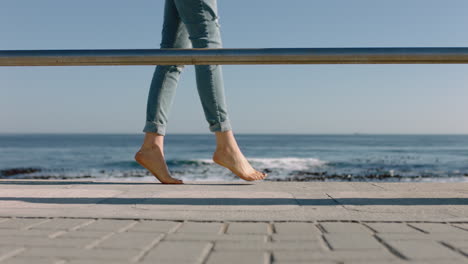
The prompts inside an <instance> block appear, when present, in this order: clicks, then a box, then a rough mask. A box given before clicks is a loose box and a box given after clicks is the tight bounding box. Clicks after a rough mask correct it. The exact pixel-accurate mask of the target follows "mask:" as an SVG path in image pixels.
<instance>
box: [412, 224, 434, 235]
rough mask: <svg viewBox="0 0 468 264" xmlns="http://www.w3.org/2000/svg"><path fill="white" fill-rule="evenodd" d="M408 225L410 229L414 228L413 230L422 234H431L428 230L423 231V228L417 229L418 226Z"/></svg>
mask: <svg viewBox="0 0 468 264" xmlns="http://www.w3.org/2000/svg"><path fill="white" fill-rule="evenodd" d="M406 225H407V226H409V227H411V228H413V229H416V230H417V231H419V232H422V233H424V234H429V232H427V231H426V230H423V229H421V228H419V227H416V226H414V225H412V224H410V223H406Z"/></svg>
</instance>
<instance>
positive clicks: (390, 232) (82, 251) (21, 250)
mask: <svg viewBox="0 0 468 264" xmlns="http://www.w3.org/2000/svg"><path fill="white" fill-rule="evenodd" d="M0 194H1V195H0V238H1V239H0V264H19V263H39V264H40V263H55V264H68V263H77V264H78V263H116V264H119V263H176V264H177V263H198V264H213V263H223V264H224V263H227V264H229V263H236V264H237V263H244V264H248V263H262V264H281V263H290V264H299V263H334V264H344V263H345V264H347V263H350V264H351V263H444V264H445V263H447V264H450V263H468V183H380V182H359V183H356V182H268V181H264V182H255V183H247V182H188V183H186V184H185V185H162V184H157V183H154V182H127V181H122V182H116V181H113V182H106V181H81V180H80V181H70V180H63V181H62V180H0Z"/></svg>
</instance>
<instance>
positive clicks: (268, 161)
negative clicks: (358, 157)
mask: <svg viewBox="0 0 468 264" xmlns="http://www.w3.org/2000/svg"><path fill="white" fill-rule="evenodd" d="M248 160H249V161H252V162H253V163H256V165H257V166H260V167H264V168H269V169H283V170H307V169H310V168H314V167H319V166H323V165H325V164H326V163H327V162H326V161H323V160H319V159H316V158H294V157H285V158H251V159H248Z"/></svg>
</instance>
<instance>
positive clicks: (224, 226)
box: [219, 222, 229, 235]
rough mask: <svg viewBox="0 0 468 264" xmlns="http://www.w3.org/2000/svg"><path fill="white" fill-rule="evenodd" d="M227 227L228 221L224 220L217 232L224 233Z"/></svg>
mask: <svg viewBox="0 0 468 264" xmlns="http://www.w3.org/2000/svg"><path fill="white" fill-rule="evenodd" d="M228 227H229V223H228V222H224V223H223V224H222V226H221V230H220V232H219V234H221V235H222V234H226V232H227V230H228Z"/></svg>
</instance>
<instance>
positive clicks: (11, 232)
mask: <svg viewBox="0 0 468 264" xmlns="http://www.w3.org/2000/svg"><path fill="white" fill-rule="evenodd" d="M54 233H57V231H56V230H31V229H29V230H20V229H0V237H3V236H23V237H24V236H25V237H30V236H31V237H32V236H35V237H48V236H49V235H52V234H54Z"/></svg>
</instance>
